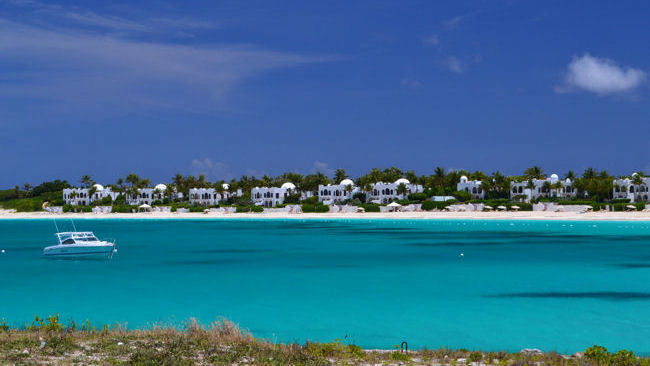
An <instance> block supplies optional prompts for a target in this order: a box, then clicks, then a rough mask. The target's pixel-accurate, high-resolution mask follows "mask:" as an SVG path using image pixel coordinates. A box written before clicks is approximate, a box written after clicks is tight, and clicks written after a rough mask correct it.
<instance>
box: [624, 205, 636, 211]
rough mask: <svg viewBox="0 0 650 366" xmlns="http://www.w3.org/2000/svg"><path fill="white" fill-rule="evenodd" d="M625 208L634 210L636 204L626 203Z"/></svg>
mask: <svg viewBox="0 0 650 366" xmlns="http://www.w3.org/2000/svg"><path fill="white" fill-rule="evenodd" d="M625 208H628V209H630V210H636V206H634V205H627V206H625Z"/></svg>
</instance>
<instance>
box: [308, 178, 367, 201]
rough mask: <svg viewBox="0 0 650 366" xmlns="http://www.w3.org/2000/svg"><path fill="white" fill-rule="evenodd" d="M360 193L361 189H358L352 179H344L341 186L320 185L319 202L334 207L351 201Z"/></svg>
mask: <svg viewBox="0 0 650 366" xmlns="http://www.w3.org/2000/svg"><path fill="white" fill-rule="evenodd" d="M359 191H360V190H359V187H356V186H355V185H354V182H353V181H352V180H351V179H343V180H342V181H341V183H339V184H328V185H326V186H325V185H322V184H320V185H319V186H318V202H322V203H323V204H326V205H333V204H335V203H340V202H343V201H346V200H349V199H351V198H352V196H353V195H354V194H355V193H357V192H359Z"/></svg>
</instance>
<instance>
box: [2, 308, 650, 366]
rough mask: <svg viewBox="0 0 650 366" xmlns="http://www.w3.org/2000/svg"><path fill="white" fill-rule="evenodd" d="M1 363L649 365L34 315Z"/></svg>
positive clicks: (15, 334)
mask: <svg viewBox="0 0 650 366" xmlns="http://www.w3.org/2000/svg"><path fill="white" fill-rule="evenodd" d="M0 363H2V364H16V365H39V364H42V365H45V364H80V365H84V364H105V365H215V364H217V365H333V364H336V365H368V364H374V365H397V364H401V365H432V364H435V365H469V364H472V365H512V366H518V365H549V366H555V365H557V366H560V365H562V366H604V365H617V366H646V365H650V359H648V358H645V357H638V356H637V355H635V354H634V353H633V352H632V351H628V350H619V351H615V352H610V351H608V350H607V349H606V348H605V347H602V346H597V345H594V346H592V347H589V348H587V349H586V350H585V351H584V352H582V353H576V354H574V355H570V356H569V355H561V354H558V353H556V352H546V353H544V352H541V351H539V350H534V349H532V350H522V351H521V352H505V351H500V352H486V351H480V350H466V349H458V350H451V349H448V348H440V349H436V350H432V349H426V348H425V349H419V350H414V351H413V350H411V351H409V350H407V349H406V348H405V347H404V348H402V347H400V346H399V345H387V347H386V349H383V350H381V349H375V350H364V349H362V348H361V347H359V346H358V345H355V344H351V343H347V344H346V343H344V342H342V341H341V340H338V339H335V340H333V341H331V342H324V343H323V342H309V341H308V342H305V343H304V344H298V343H276V342H272V341H270V340H267V339H261V338H256V337H254V336H253V335H252V334H250V333H249V332H247V331H245V330H242V329H240V328H239V327H238V326H237V325H236V324H234V323H232V322H230V321H228V320H217V321H215V322H213V323H211V324H209V325H208V326H203V325H201V324H199V323H198V322H197V321H195V320H192V319H191V320H189V321H186V322H184V323H183V324H182V325H181V326H176V327H172V326H168V325H155V326H153V327H152V328H150V329H135V330H129V329H127V327H125V326H122V325H119V324H116V325H113V326H108V325H94V324H91V323H90V322H89V321H85V322H83V323H81V324H76V323H75V322H70V323H69V324H63V323H62V322H61V321H60V318H59V316H58V315H53V316H48V317H43V318H41V317H35V319H34V321H33V322H32V323H31V324H25V325H24V326H23V327H20V328H12V327H10V326H8V325H7V324H6V322H5V320H4V319H1V320H0Z"/></svg>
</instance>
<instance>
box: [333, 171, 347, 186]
mask: <svg viewBox="0 0 650 366" xmlns="http://www.w3.org/2000/svg"><path fill="white" fill-rule="evenodd" d="M347 177H348V175H347V174H345V170H344V169H336V172H334V183H336V184H338V183H341V181H342V180H343V179H346V178H347Z"/></svg>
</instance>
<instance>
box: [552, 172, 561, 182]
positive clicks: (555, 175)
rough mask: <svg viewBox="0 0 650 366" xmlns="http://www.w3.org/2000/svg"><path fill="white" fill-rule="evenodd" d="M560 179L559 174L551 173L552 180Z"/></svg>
mask: <svg viewBox="0 0 650 366" xmlns="http://www.w3.org/2000/svg"><path fill="white" fill-rule="evenodd" d="M558 179H560V178H559V177H558V176H557V174H551V182H557V181H558Z"/></svg>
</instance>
